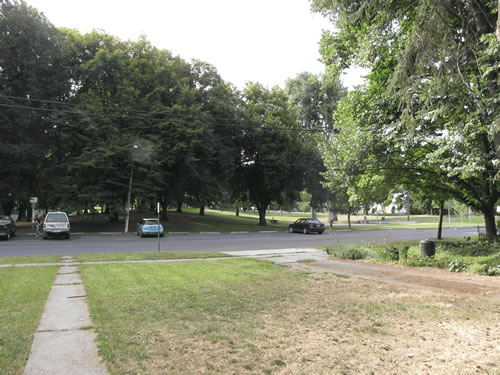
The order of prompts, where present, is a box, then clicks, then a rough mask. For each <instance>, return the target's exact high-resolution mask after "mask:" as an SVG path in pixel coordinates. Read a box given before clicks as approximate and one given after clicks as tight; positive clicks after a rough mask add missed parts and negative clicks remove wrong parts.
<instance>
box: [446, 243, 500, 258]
mask: <svg viewBox="0 0 500 375" xmlns="http://www.w3.org/2000/svg"><path fill="white" fill-rule="evenodd" d="M438 246H439V248H440V249H441V250H442V251H446V252H448V253H450V254H453V255H460V256H473V257H476V256H488V255H491V254H494V253H496V252H499V251H500V246H499V244H498V243H492V242H488V241H483V240H481V239H479V240H475V241H471V240H467V241H441V242H440V243H439V244H438Z"/></svg>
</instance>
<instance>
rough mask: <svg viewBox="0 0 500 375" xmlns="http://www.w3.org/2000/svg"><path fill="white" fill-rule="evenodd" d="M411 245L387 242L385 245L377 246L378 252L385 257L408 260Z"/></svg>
mask: <svg viewBox="0 0 500 375" xmlns="http://www.w3.org/2000/svg"><path fill="white" fill-rule="evenodd" d="M409 248H410V246H408V245H399V244H387V245H386V246H384V247H378V248H376V249H375V250H376V252H377V254H378V255H379V256H380V257H381V258H384V259H388V260H392V261H397V260H400V259H402V260H406V259H407V258H408V249H409Z"/></svg>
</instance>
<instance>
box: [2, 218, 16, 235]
mask: <svg viewBox="0 0 500 375" xmlns="http://www.w3.org/2000/svg"><path fill="white" fill-rule="evenodd" d="M15 235H16V222H15V221H14V220H12V218H11V217H10V216H5V215H0V237H3V238H5V239H6V240H8V239H10V238H11V237H14V236H15Z"/></svg>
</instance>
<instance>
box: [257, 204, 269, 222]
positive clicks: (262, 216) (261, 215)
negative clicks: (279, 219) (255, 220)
mask: <svg viewBox="0 0 500 375" xmlns="http://www.w3.org/2000/svg"><path fill="white" fill-rule="evenodd" d="M257 210H258V211H259V225H267V222H266V211H267V205H265V206H260V205H258V206H257Z"/></svg>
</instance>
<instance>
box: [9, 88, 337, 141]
mask: <svg viewBox="0 0 500 375" xmlns="http://www.w3.org/2000/svg"><path fill="white" fill-rule="evenodd" d="M0 98H5V99H10V100H23V101H32V102H39V103H47V104H56V105H66V106H73V107H74V106H76V105H77V104H72V103H64V102H57V101H52V100H41V99H32V98H22V97H17V96H10V95H1V94H0ZM0 106H2V107H9V108H16V109H29V110H34V111H42V112H59V113H66V114H74V115H86V116H95V117H107V118H116V117H121V118H129V119H134V120H148V121H152V120H156V121H160V119H154V118H151V117H146V116H136V115H130V114H128V113H129V112H132V113H143V114H145V115H151V116H155V115H173V116H175V119H177V118H178V117H181V118H182V117H185V118H189V119H191V120H194V118H193V117H194V116H193V115H192V114H185V113H173V112H175V110H173V109H172V110H171V111H168V112H147V111H141V110H135V109H124V108H112V107H106V106H97V105H91V106H90V107H94V108H98V109H104V110H106V111H122V112H127V113H126V114H124V113H119V114H109V113H97V112H91V111H80V110H66V109H57V108H39V107H38V108H37V107H31V106H24V105H14V104H0ZM211 119H212V120H216V121H234V119H229V118H221V117H211ZM201 120H202V121H203V119H201ZM157 123H158V122H157ZM213 125H214V126H220V127H232V128H242V129H249V128H255V129H269V130H285V131H296V132H306V133H330V130H328V129H326V128H324V127H323V128H318V129H306V128H303V127H300V128H290V127H273V128H265V127H261V126H252V125H236V124H234V123H233V124H221V123H215V124H213ZM299 126H300V124H299Z"/></svg>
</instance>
